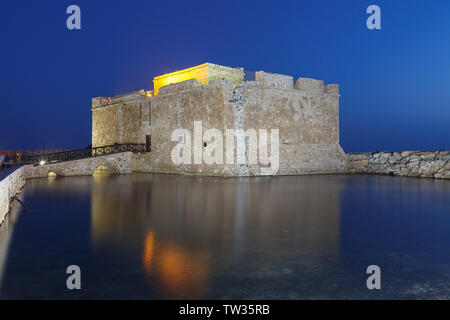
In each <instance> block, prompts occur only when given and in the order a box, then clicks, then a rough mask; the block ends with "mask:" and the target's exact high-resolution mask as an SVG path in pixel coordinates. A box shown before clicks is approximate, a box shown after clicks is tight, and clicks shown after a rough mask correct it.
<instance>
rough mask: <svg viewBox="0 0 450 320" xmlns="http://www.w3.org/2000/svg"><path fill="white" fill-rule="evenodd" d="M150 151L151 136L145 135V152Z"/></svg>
mask: <svg viewBox="0 0 450 320" xmlns="http://www.w3.org/2000/svg"><path fill="white" fill-rule="evenodd" d="M150 151H152V136H151V135H146V136H145V152H150Z"/></svg>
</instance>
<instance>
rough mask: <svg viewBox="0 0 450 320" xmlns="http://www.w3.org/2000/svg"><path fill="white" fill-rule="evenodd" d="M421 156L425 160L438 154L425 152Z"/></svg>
mask: <svg viewBox="0 0 450 320" xmlns="http://www.w3.org/2000/svg"><path fill="white" fill-rule="evenodd" d="M420 157H421V158H422V159H424V160H429V159H433V158H434V157H436V154H435V153H434V152H425V153H422V154H421V155H420Z"/></svg>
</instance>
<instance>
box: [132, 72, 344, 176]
mask: <svg viewBox="0 0 450 320" xmlns="http://www.w3.org/2000/svg"><path fill="white" fill-rule="evenodd" d="M256 79H258V80H259V81H246V82H243V83H241V84H239V85H237V86H233V83H232V81H231V80H229V79H223V80H215V81H211V82H210V83H209V85H208V86H204V85H202V84H201V83H199V82H198V81H196V80H195V79H194V80H190V81H185V82H181V83H177V84H173V85H169V86H165V87H162V88H161V89H160V93H159V94H158V96H156V97H152V119H154V121H153V125H152V129H151V134H152V145H153V144H154V147H153V148H152V152H150V153H147V154H143V155H133V170H134V171H143V172H166V173H188V174H203V175H220V176H249V175H261V174H262V173H261V172H262V171H261V168H262V167H261V165H259V164H257V165H249V164H244V165H242V164H233V165H229V164H220V165H218V164H212V165H208V164H205V163H202V164H195V163H193V164H188V165H186V164H180V165H175V164H173V163H172V159H171V151H172V149H173V147H174V146H175V145H176V143H177V142H173V141H171V134H172V132H173V130H175V129H176V128H181V129H187V130H188V131H189V132H190V133H191V135H192V136H191V142H192V145H191V147H193V140H194V137H193V134H194V121H202V126H203V133H204V132H205V130H207V129H211V128H216V129H219V130H221V131H222V132H224V133H225V130H226V129H243V130H248V129H255V130H258V129H267V130H269V131H270V129H279V138H280V170H279V174H304V173H328V172H345V170H346V167H345V155H344V152H343V151H342V149H341V147H340V146H339V93H338V87H337V85H329V86H323V82H321V81H318V80H313V79H299V81H297V84H298V87H299V89H296V88H294V87H293V81H292V77H288V76H283V75H274V74H268V73H263V72H258V73H257V76H256ZM317 82H318V83H317ZM223 147H224V148H223V155H224V160H225V153H226V139H225V136H224V137H223ZM268 149H269V150H270V148H268ZM193 157H194V156H193V155H192V158H191V159H192V160H193Z"/></svg>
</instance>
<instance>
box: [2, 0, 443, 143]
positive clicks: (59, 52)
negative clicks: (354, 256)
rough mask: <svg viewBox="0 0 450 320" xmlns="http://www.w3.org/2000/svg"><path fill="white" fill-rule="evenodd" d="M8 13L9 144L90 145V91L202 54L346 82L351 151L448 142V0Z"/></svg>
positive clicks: (146, 85) (116, 87) (119, 4)
mask: <svg viewBox="0 0 450 320" xmlns="http://www.w3.org/2000/svg"><path fill="white" fill-rule="evenodd" d="M70 4H76V5H78V6H80V8H81V20H82V21H81V26H82V29H81V30H78V31H70V30H68V29H67V28H66V18H67V16H68V15H67V14H66V8H67V6H69V5H70ZM371 4H377V5H378V6H380V7H381V19H382V20H381V21H382V22H381V26H382V29H381V30H368V29H367V28H366V19H367V17H368V16H369V15H368V14H366V13H365V12H366V8H367V7H368V6H369V5H371ZM0 21H1V22H0V23H1V28H0V35H1V40H2V41H1V47H0V48H1V50H0V70H1V77H0V79H1V80H0V81H1V83H0V93H1V102H0V104H1V105H0V110H1V114H0V119H1V122H0V132H1V134H0V149H3V148H10V149H19V148H32V149H34V148H41V145H42V142H43V141H45V142H46V144H47V147H48V148H84V147H85V146H87V145H89V144H90V131H91V110H90V107H91V106H90V105H91V98H92V97H94V96H113V95H117V94H122V93H126V92H128V91H135V90H139V89H152V88H153V85H152V79H153V77H154V76H155V75H159V74H162V73H166V72H171V71H174V70H176V69H183V68H186V67H190V66H194V65H198V64H201V63H204V62H212V63H217V64H222V65H227V66H233V67H244V68H245V69H246V70H251V71H258V70H264V71H267V72H274V73H281V74H289V75H292V76H294V78H295V79H296V78H298V77H299V76H302V77H309V78H317V79H323V80H324V81H325V83H338V84H339V85H340V89H341V94H342V97H341V100H340V130H341V145H342V147H343V148H344V150H345V151H346V152H351V151H371V150H406V149H414V150H434V149H448V148H450V1H444V0H442V1H437V0H434V1H419V0H416V1H413V0H408V1H399V0H398V1H392V0H391V1H379V0H376V1H375V0H373V1H372V0H371V1H356V0H355V1H349V0H347V1H342V0H341V1H331V0H330V1H310V0H309V1H301V0H295V1H286V2H285V1H280V0H279V1H264V0H259V1H243V0H240V1H234V0H227V1H180V2H177V1H132V0H128V1H93V0H89V1H87V0H71V1H62V0H59V1H28V2H26V1H10V0H2V1H1V4H0Z"/></svg>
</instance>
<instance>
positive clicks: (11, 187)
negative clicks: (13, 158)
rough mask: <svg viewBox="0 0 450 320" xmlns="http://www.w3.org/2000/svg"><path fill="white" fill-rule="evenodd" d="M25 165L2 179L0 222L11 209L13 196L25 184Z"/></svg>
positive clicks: (0, 188) (0, 184)
mask: <svg viewBox="0 0 450 320" xmlns="http://www.w3.org/2000/svg"><path fill="white" fill-rule="evenodd" d="M25 172H26V169H25V167H21V168H19V169H17V170H16V171H14V172H13V173H11V174H10V175H8V176H7V177H6V178H4V179H3V180H2V181H0V224H1V223H2V222H3V220H4V219H5V216H6V214H7V213H8V211H9V205H10V201H11V197H12V196H14V195H15V194H16V193H17V192H18V191H19V190H20V189H22V187H23V186H24V184H25V175H26V173H25Z"/></svg>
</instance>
